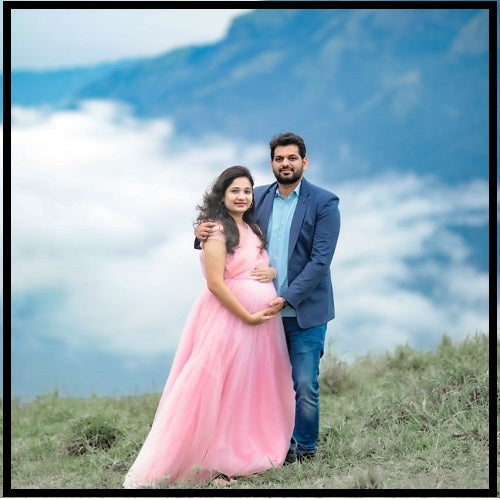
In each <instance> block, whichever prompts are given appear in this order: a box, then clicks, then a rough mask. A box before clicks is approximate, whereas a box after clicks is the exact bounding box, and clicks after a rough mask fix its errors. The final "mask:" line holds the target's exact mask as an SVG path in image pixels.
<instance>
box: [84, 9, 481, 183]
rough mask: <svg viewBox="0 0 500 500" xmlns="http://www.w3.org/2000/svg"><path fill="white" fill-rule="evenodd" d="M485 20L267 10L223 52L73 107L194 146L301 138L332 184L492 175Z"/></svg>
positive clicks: (117, 80)
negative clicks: (165, 123)
mask: <svg viewBox="0 0 500 500" xmlns="http://www.w3.org/2000/svg"><path fill="white" fill-rule="evenodd" d="M486 22H487V12H486V11H482V12H480V11H478V10H470V9H469V10H465V9H461V10H456V9H455V10H454V9H446V10H434V9H429V10H424V9H422V10H419V9H404V10H379V9H374V10H357V9H355V10H347V9H345V10H344V9H259V10H256V11H254V12H251V13H248V14H246V15H243V16H241V17H239V18H237V19H236V20H235V21H234V22H233V24H232V26H231V29H230V30H229V32H228V34H227V36H226V37H225V38H224V40H222V41H221V42H219V43H216V44H212V45H207V46H200V47H186V48H182V49H178V50H174V51H172V52H169V53H166V54H164V55H163V56H161V57H157V58H152V59H147V60H143V61H140V62H138V63H137V64H135V65H130V66H128V67H126V68H123V69H119V70H116V71H113V72H111V73H109V74H107V75H105V76H103V77H102V78H100V79H97V80H95V81H93V82H91V83H89V84H88V85H87V86H86V87H85V88H84V89H82V91H81V92H79V93H78V98H90V97H102V98H112V99H119V100H123V101H126V102H127V103H129V104H131V105H132V106H133V107H134V109H135V112H136V113H137V114H138V115H139V116H146V117H151V116H154V117H156V116H164V115H168V116H171V117H173V119H174V120H175V123H176V127H177V129H178V131H179V132H180V133H182V134H186V135H189V136H191V137H195V138H196V137H197V136H199V135H200V134H205V133H207V132H216V133H218V134H222V135H223V136H225V137H232V138H234V139H237V140H245V139H247V140H252V141H258V142H261V143H266V144H267V142H268V140H269V138H270V137H271V135H272V134H274V133H275V132H279V131H285V130H294V131H296V132H298V133H299V134H301V135H303V136H304V137H305V138H306V139H307V144H308V145H309V146H310V150H312V151H314V154H315V159H319V160H321V162H322V164H323V166H324V167H326V168H325V169H324V173H325V174H326V175H328V177H329V178H330V179H332V178H333V179H335V180H336V179H345V178H352V177H356V176H359V175H370V174H371V173H375V172H378V171H379V170H380V169H387V168H393V169H397V170H406V171H408V170H411V171H415V172H418V173H434V174H438V175H440V176H441V177H443V178H444V179H445V180H446V181H447V182H453V181H454V180H463V179H467V178H474V177H486V176H487V168H488V161H487V158H488V136H487V130H488V128H487V127H488V53H487V48H488V45H487V24H486V25H485V23H486ZM485 28H486V31H484V29H485ZM345 149H347V150H348V153H346V154H345V155H344V156H348V157H349V158H346V159H345V161H344V162H343V164H342V163H341V164H339V163H338V162H332V159H333V158H337V157H338V156H339V151H343V150H345ZM372 169H375V171H374V170H372Z"/></svg>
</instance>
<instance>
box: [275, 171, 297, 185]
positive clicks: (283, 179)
mask: <svg viewBox="0 0 500 500" xmlns="http://www.w3.org/2000/svg"><path fill="white" fill-rule="evenodd" d="M274 176H275V177H276V180H277V181H278V182H279V183H280V184H285V185H286V184H294V183H295V182H297V181H298V180H299V179H300V178H301V177H302V169H301V168H298V169H296V170H295V171H293V173H292V175H288V176H284V175H282V174H281V172H278V173H277V174H274Z"/></svg>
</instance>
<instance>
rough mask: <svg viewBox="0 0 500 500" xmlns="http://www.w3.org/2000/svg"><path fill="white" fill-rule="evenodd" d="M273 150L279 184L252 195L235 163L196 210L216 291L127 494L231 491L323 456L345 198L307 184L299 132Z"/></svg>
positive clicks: (182, 348)
mask: <svg viewBox="0 0 500 500" xmlns="http://www.w3.org/2000/svg"><path fill="white" fill-rule="evenodd" d="M270 148H271V168H272V170H273V173H274V175H275V177H276V180H277V182H274V183H273V184H270V185H267V186H259V187H256V188H255V190H254V189H253V178H252V176H251V174H250V172H249V170H248V169H247V168H245V167H241V166H234V167H229V168H227V169H226V170H224V171H223V172H222V173H221V174H220V175H219V177H218V178H217V179H216V181H215V183H214V184H213V186H212V188H211V190H210V192H207V193H205V196H204V198H203V202H202V204H201V206H199V207H198V209H199V215H198V219H197V222H198V225H197V227H196V230H195V233H196V236H197V239H196V242H195V246H196V247H197V248H200V247H201V250H202V251H201V264H202V268H203V273H204V275H205V278H206V282H207V288H206V289H205V290H204V291H203V292H202V293H201V295H200V296H199V297H198V299H197V301H196V302H195V304H194V306H193V308H192V310H191V312H190V315H189V317H188V320H187V323H186V325H185V327H184V331H183V334H182V337H181V340H180V344H179V346H178V349H177V352H176V355H175V359H174V362H173V364H172V367H171V370H170V374H169V376H168V379H167V382H166V385H165V388H164V390H163V394H162V396H161V399H160V402H159V405H158V408H157V410H156V415H155V418H154V421H153V424H152V427H151V429H150V431H149V434H148V436H147V438H146V440H145V442H144V444H143V446H142V449H141V450H140V452H139V455H138V457H137V458H136V460H135V462H134V464H133V465H132V467H131V468H130V470H129V472H128V473H127V475H126V477H125V481H124V486H125V488H140V487H148V486H150V487H154V486H160V485H161V483H162V482H164V484H168V483H170V484H176V483H180V482H204V481H212V480H214V479H216V478H217V480H218V481H221V480H222V481H225V483H223V484H230V481H231V478H234V477H236V476H246V475H251V474H254V473H256V472H260V471H264V470H266V469H269V468H271V467H279V466H281V465H283V464H285V463H292V462H294V461H297V460H298V461H302V460H306V459H311V458H313V457H314V454H315V452H316V444H317V440H318V431H319V385H318V375H319V362H320V358H321V356H322V354H323V348H324V341H325V332H326V326H327V323H328V321H329V320H331V319H333V317H334V306H333V291H332V284H331V278H330V264H331V261H332V258H333V254H334V251H335V247H336V244H337V239H338V234H339V229H340V216H339V210H338V203H339V199H338V197H337V196H336V195H334V194H333V193H330V192H329V191H326V190H325V189H322V188H319V187H317V186H315V185H313V184H311V183H309V182H308V181H307V180H306V179H305V178H304V177H303V175H304V172H305V171H306V170H307V166H308V159H307V156H306V147H305V144H304V141H303V139H302V138H301V137H299V136H298V135H296V134H293V133H285V134H279V135H277V136H275V137H273V138H272V139H271V141H270ZM207 221H209V222H207Z"/></svg>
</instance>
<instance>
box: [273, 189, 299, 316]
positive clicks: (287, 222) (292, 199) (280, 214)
mask: <svg viewBox="0 0 500 500" xmlns="http://www.w3.org/2000/svg"><path fill="white" fill-rule="evenodd" d="M299 193H300V183H299V184H298V185H297V187H296V188H295V189H294V190H293V191H292V192H291V193H290V194H289V195H288V198H287V199H285V198H283V196H281V194H280V192H279V190H278V188H276V193H275V194H274V200H273V210H272V212H271V217H269V225H268V226H267V238H268V242H269V243H268V248H267V251H268V253H269V261H270V265H271V266H272V267H274V268H275V269H276V271H277V273H278V274H277V275H276V278H275V279H274V284H275V286H276V290H277V291H278V295H279V296H282V295H283V292H284V291H285V290H286V289H287V288H288V242H289V240H290V228H291V227H292V219H293V214H294V213H295V207H296V206H297V201H298V199H299ZM281 315H282V316H287V317H290V316H296V313H295V309H293V308H292V307H290V306H286V307H285V308H284V309H283V310H282V311H281Z"/></svg>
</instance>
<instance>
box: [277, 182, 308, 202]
mask: <svg viewBox="0 0 500 500" xmlns="http://www.w3.org/2000/svg"><path fill="white" fill-rule="evenodd" d="M301 184H302V181H300V182H299V183H298V184H297V187H296V188H295V189H294V190H293V191H292V192H291V193H290V195H291V194H293V193H295V194H296V195H297V198H298V197H299V194H300V185H301ZM278 196H279V197H280V198H283V196H281V194H280V191H279V186H276V191H275V193H274V197H275V198H276V197H278ZM283 199H284V198H283Z"/></svg>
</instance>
